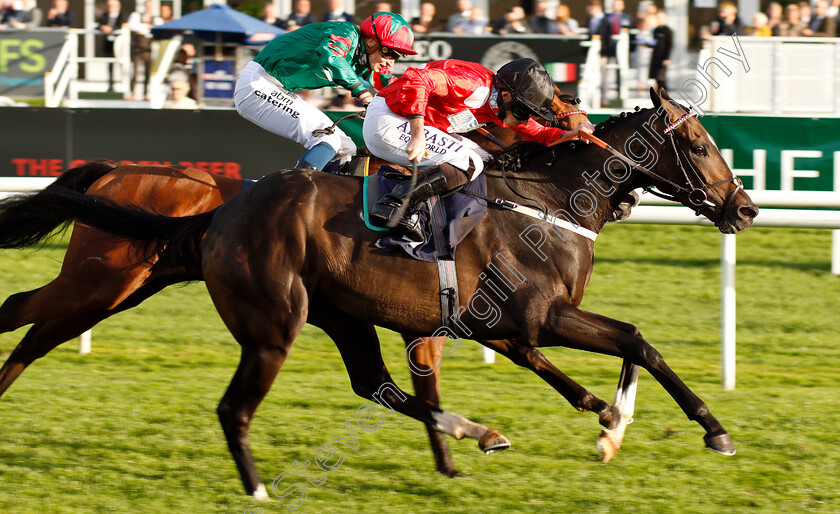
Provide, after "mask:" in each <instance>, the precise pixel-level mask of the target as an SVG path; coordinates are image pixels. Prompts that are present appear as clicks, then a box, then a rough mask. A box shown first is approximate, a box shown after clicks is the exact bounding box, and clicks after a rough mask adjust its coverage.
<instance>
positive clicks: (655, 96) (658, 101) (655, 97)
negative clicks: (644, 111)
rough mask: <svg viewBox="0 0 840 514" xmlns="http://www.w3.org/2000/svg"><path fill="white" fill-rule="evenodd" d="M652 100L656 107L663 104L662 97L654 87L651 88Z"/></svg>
mask: <svg viewBox="0 0 840 514" xmlns="http://www.w3.org/2000/svg"><path fill="white" fill-rule="evenodd" d="M650 101H651V102H653V106H654V107H659V106H660V105H662V99H661V98H659V95H658V94H656V90H655V89H653V88H650Z"/></svg>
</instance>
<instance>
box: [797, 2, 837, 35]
mask: <svg viewBox="0 0 840 514" xmlns="http://www.w3.org/2000/svg"><path fill="white" fill-rule="evenodd" d="M804 34H805V35H806V36H817V37H834V36H835V35H836V34H837V22H836V20H835V19H834V18H832V17H831V16H829V15H828V0H817V2H816V3H815V4H814V15H813V16H812V17H811V19H810V20H809V21H808V28H806V29H805V31H804Z"/></svg>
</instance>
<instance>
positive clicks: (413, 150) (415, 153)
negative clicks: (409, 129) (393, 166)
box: [405, 134, 426, 163]
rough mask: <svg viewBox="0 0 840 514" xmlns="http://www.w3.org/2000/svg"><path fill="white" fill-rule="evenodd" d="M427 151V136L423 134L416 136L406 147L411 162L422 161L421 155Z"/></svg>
mask: <svg viewBox="0 0 840 514" xmlns="http://www.w3.org/2000/svg"><path fill="white" fill-rule="evenodd" d="M425 151H426V136H425V135H423V134H420V135H417V136H414V137H412V138H411V141H409V142H408V146H406V147H405V153H406V155H407V156H408V161H409V162H415V161H416V162H418V163H419V162H420V157H422V156H423V153H424V152H425Z"/></svg>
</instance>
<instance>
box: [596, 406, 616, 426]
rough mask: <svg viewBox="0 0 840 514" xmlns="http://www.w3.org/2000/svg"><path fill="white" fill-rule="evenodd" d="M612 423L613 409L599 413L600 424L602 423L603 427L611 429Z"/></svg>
mask: <svg viewBox="0 0 840 514" xmlns="http://www.w3.org/2000/svg"><path fill="white" fill-rule="evenodd" d="M612 422H613V412H612V409H611V408H609V407H607V408H605V409H604V410H602V411H601V412H599V413H598V423H600V424H601V426H602V427H605V428H610V427H611V426H612Z"/></svg>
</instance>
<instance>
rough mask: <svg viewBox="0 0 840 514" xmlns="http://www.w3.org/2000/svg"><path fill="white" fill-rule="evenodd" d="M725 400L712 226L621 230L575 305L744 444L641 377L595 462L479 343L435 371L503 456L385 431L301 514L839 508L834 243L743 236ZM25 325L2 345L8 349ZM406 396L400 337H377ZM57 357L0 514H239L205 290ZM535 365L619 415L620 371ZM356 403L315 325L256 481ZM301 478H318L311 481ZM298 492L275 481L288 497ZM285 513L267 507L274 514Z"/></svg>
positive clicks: (217, 335) (0, 480) (8, 264)
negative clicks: (718, 436) (643, 354)
mask: <svg viewBox="0 0 840 514" xmlns="http://www.w3.org/2000/svg"><path fill="white" fill-rule="evenodd" d="M737 240H738V257H739V263H738V274H737V281H738V284H737V291H738V370H737V373H738V374H737V388H736V389H735V390H734V391H723V390H722V389H721V386H720V348H719V341H720V335H719V331H720V329H719V326H720V317H719V312H720V311H719V304H720V297H719V284H720V272H719V264H718V263H719V253H720V247H719V243H720V235H719V234H717V233H716V232H715V231H714V229H712V228H702V227H661V226H628V225H625V226H616V227H609V228H607V229H606V230H605V231H604V232H603V233H602V236H601V238H600V239H599V241H598V243H597V252H596V253H597V258H596V265H595V273H594V274H593V276H592V282H591V285H590V287H589V290H588V292H587V296H586V299H585V302H584V307H585V308H587V309H590V310H593V311H596V312H598V313H601V314H605V315H608V316H611V317H615V318H618V319H621V320H624V321H628V322H632V323H634V324H636V325H637V326H638V327H639V329H640V330H641V332H642V334H643V335H644V336H645V337H646V338H647V339H648V340H649V341H650V342H651V343H652V344H654V346H656V347H657V349H659V350H660V352H661V353H662V354H663V355H664V356H665V358H666V360H667V361H668V362H669V363H670V365H671V367H672V368H673V369H674V370H675V371H676V372H677V373H678V374H679V375H680V376H681V377H682V378H683V380H684V381H685V382H686V383H687V384H688V385H689V386H690V387H691V388H692V389H693V390H694V391H695V392H696V393H697V394H698V395H699V396H700V397H701V398H703V399H704V400H705V401H706V402H707V403H708V405H709V407H710V409H711V410H712V412H713V413H714V414H715V415H716V416H717V418H718V419H719V420H720V421H721V422H722V423H723V425H724V426H725V427H726V428H727V429H728V430H729V431H730V433H731V434H732V437H733V439H734V441H735V444H736V447H737V449H738V454H737V455H736V456H734V457H722V456H720V455H716V454H713V453H711V452H708V451H706V450H704V449H703V441H702V435H703V432H702V429H701V428H700V427H699V425H697V424H696V423H693V422H690V421H688V420H687V419H686V418H685V416H684V415H683V413H682V412H681V411H680V409H679V408H678V407H677V405H676V403H675V402H674V401H673V400H672V399H671V398H670V397H669V396H668V395H667V394H666V393H665V392H664V390H663V389H662V387H661V386H659V384H657V383H656V382H655V381H654V380H653V379H652V378H651V376H650V375H649V374H647V373H646V372H644V371H643V372H642V375H641V378H640V383H639V396H638V399H637V408H636V415H635V419H636V422H635V423H634V424H632V425H630V427H629V428H628V432H627V438H626V439H625V442H624V445H623V447H622V449H621V451H620V452H619V454H618V455H617V457H616V458H615V459H614V460H613V461H612V462H610V463H609V464H606V465H605V464H602V463H601V462H600V461H599V460H598V456H597V451H596V450H595V445H594V441H595V438H596V436H597V435H598V433H599V430H600V427H599V425H598V423H597V419H596V416H595V415H594V414H591V413H584V414H581V413H578V412H576V411H574V410H573V409H572V408H571V407H570V406H569V405H568V404H566V403H565V402H564V400H563V399H562V398H560V397H559V396H558V395H557V394H556V393H555V392H554V391H553V390H552V389H550V388H549V387H548V386H547V385H545V384H544V383H543V382H542V381H540V380H539V379H538V378H537V377H536V376H534V375H532V374H531V373H530V372H527V371H525V370H521V369H518V368H516V367H515V366H513V365H512V364H510V363H509V362H507V361H506V360H504V359H501V360H500V361H499V362H497V363H496V364H493V365H485V364H482V362H481V349H480V347H479V346H478V345H477V344H475V343H467V344H464V345H462V346H461V347H460V348H459V349H458V350H457V352H456V353H455V354H454V355H452V356H450V357H447V358H446V359H445V361H444V365H443V383H442V394H443V406H444V407H445V408H446V409H448V410H450V411H452V412H455V413H458V414H461V415H464V416H467V417H469V418H471V419H473V420H475V421H478V422H481V423H484V424H486V425H488V426H492V427H494V428H497V429H499V430H500V431H501V432H503V433H504V434H505V435H506V436H507V437H508V438H510V440H511V441H512V443H513V447H512V448H511V449H510V450H509V451H506V452H503V453H499V454H495V455H491V456H485V455H483V454H482V453H481V452H480V451H479V450H478V448H477V447H476V444H475V442H474V441H471V440H462V441H454V440H450V448H451V450H452V454H453V458H454V460H455V463H456V465H457V467H458V468H459V469H460V470H461V471H462V472H464V473H465V474H466V475H467V476H466V477H463V478H459V479H455V480H452V479H448V478H445V477H443V476H440V475H437V474H436V473H434V472H433V462H432V458H431V454H430V451H429V449H428V443H427V441H426V436H425V431H424V430H423V428H422V426H421V425H420V424H419V423H417V422H416V421H414V420H411V419H408V418H405V417H401V416H390V417H388V418H387V419H386V420H385V421H384V423H383V424H382V426H381V427H379V428H378V429H377V430H376V431H372V432H358V443H359V448H358V449H357V450H349V449H342V451H341V453H342V457H343V458H344V462H343V464H342V466H341V467H340V468H338V469H337V470H336V471H334V472H332V473H329V474H328V475H326V482H325V483H324V484H323V485H321V486H318V487H316V486H311V485H310V486H309V494H308V498H307V500H306V502H305V503H304V504H303V505H302V506H301V507H300V508H299V509H298V512H390V511H399V512H487V511H540V512H545V511H549V512H587V513H588V512H669V513H670V512H681V513H682V512H697V513H710V512H726V513H730V512H744V511H763V512H793V511H816V512H838V510H839V509H840V479H838V477H840V469H838V468H840V465H838V462H840V445H838V436H837V433H836V432H834V429H833V428H832V427H834V426H835V424H837V425H840V394H838V393H840V391H838V386H837V383H838V377H840V373H838V372H839V371H840V345H838V343H837V340H836V337H837V327H838V323H837V315H836V301H837V299H838V298H840V277H835V276H832V275H830V274H829V267H830V232H829V231H816V230H814V231H812V230H782V229H756V228H753V229H750V230H749V231H747V232H745V233H744V234H742V235H740V236H738V239H737ZM62 255H63V247H61V246H60V245H54V246H50V245H48V246H47V247H46V248H44V249H43V250H41V251H38V252H35V253H33V252H31V251H29V252H12V251H6V252H3V253H2V254H0V295H2V296H7V295H9V294H12V293H14V292H17V291H22V290H25V289H29V288H33V287H37V286H40V285H42V284H43V283H45V282H46V281H47V280H48V279H50V278H52V276H54V274H55V273H56V272H57V270H58V267H59V266H60V260H61V258H62ZM24 331H25V329H21V330H19V331H16V332H14V333H11V334H5V335H3V336H2V337H0V353H3V354H4V358H5V355H6V354H7V353H8V352H9V351H10V350H11V349H12V348H13V347H14V345H16V344H17V342H18V341H19V340H20V338H21V337H22V336H23V334H24ZM381 334H382V339H383V348H384V354H385V357H386V361H387V363H388V365H389V367H390V369H391V371H392V373H393V375H394V376H395V378H396V379H397V381H398V383H399V384H400V385H402V386H403V387H405V388H410V385H409V380H408V371H407V370H406V368H405V365H404V363H403V362H402V345H401V341H400V340H399V339H398V338H397V337H396V336H395V335H394V334H392V333H390V332H386V331H382V332H381ZM77 350H78V344H77V343H76V342H75V341H74V342H70V343H67V344H65V345H63V346H61V347H59V348H58V349H57V350H55V351H54V352H52V353H51V354H49V355H48V356H47V357H46V358H44V359H42V360H40V361H38V362H36V363H35V364H34V365H33V366H32V367H31V368H30V369H28V370H27V371H26V372H25V373H24V374H23V375H22V376H21V378H20V379H19V380H18V382H16V383H15V384H14V385H13V386H12V387H11V388H10V389H9V391H8V392H7V393H6V395H5V396H3V398H2V399H0V419H2V431H0V433H2V437H0V512H104V511H108V512H215V511H218V512H240V513H242V512H245V510H246V509H250V510H251V511H252V512H254V511H255V509H256V507H257V506H256V504H255V503H254V502H253V501H252V500H250V499H249V498H248V497H246V496H244V495H243V493H242V488H241V484H240V483H239V478H238V475H237V472H236V469H235V466H234V464H233V461H232V459H231V458H230V456H229V455H228V451H227V448H226V446H225V443H224V440H223V437H222V433H221V429H220V427H219V424H218V421H217V419H216V415H215V407H216V404H217V402H218V400H219V398H220V397H221V395H222V393H223V391H224V389H225V387H226V385H227V382H228V380H229V379H230V377H231V375H232V373H233V370H234V368H235V366H236V363H237V361H238V346H237V345H236V344H235V343H234V342H233V341H232V340H231V339H230V337H229V335H228V333H227V331H226V330H225V328H224V327H223V325H222V323H221V322H220V320H219V319H218V316H217V315H216V313H215V311H214V309H213V307H212V305H211V302H210V300H209V298H208V296H207V294H206V291H205V290H204V286H203V285H202V284H193V285H190V286H187V287H175V288H169V289H168V290H166V291H164V292H163V293H161V294H159V295H157V296H156V297H154V298H152V299H151V300H149V301H147V302H146V303H144V304H143V305H142V306H140V307H138V308H136V309H133V310H131V311H129V312H126V313H123V314H120V315H118V316H116V317H115V318H114V319H112V320H108V321H106V322H104V323H102V324H101V325H99V326H98V327H97V328H96V329H95V330H94V335H93V353H92V354H90V355H88V356H80V355H79V354H78V353H77ZM545 353H546V354H547V355H548V356H549V358H550V359H551V360H552V361H553V362H554V363H555V364H556V365H557V366H558V367H559V368H561V369H562V370H564V371H566V372H568V374H569V375H570V376H571V377H572V378H574V379H575V380H578V381H579V382H581V383H582V384H583V385H585V386H587V387H588V388H590V390H592V391H593V392H594V393H595V394H597V395H599V396H601V397H602V398H604V399H606V400H608V401H611V400H612V395H613V393H614V390H615V385H616V383H617V378H618V371H619V367H620V362H619V361H618V360H617V359H614V358H610V357H602V356H599V355H595V354H589V353H583V352H579V351H572V350H567V349H561V348H557V349H547V350H546V352H545ZM364 403H366V402H365V401H364V400H362V399H361V398H359V397H357V396H355V395H354V394H353V393H352V391H351V390H350V387H349V381H348V379H347V375H346V373H345V372H344V368H343V366H342V364H341V360H340V358H339V356H338V353H337V352H336V351H335V349H334V348H333V346H332V344H331V342H330V341H329V340H328V339H327V338H326V337H325V336H324V335H323V334H322V333H321V332H320V331H318V330H317V329H314V328H312V327H308V326H307V328H306V329H305V331H304V332H303V334H302V335H301V336H300V337H299V339H298V341H297V343H296V345H295V347H294V351H293V352H292V354H291V357H290V358H289V360H288V361H287V363H286V365H285V366H284V368H283V370H282V371H281V372H280V375H279V377H278V379H277V381H276V383H275V385H274V388H273V389H272V391H271V392H270V393H269V395H268V397H267V398H266V401H265V402H264V403H263V405H262V406H261V407H260V409H259V410H258V411H257V416H256V418H255V421H254V423H253V425H252V431H251V442H252V446H253V450H254V454H255V457H256V459H257V467H258V469H259V471H260V473H261V474H262V477H263V479H264V480H265V481H266V482H267V483H270V482H271V481H272V479H273V478H274V477H276V476H277V475H279V474H281V473H283V472H287V471H288V472H292V473H294V463H295V461H298V462H304V461H306V460H309V461H313V458H314V453H315V451H316V450H317V449H318V447H319V446H321V445H322V444H325V443H327V442H329V441H330V437H331V435H332V434H346V428H345V426H344V421H345V420H347V419H349V418H351V417H352V416H353V415H354V412H355V410H356V409H357V408H358V407H359V406H360V405H362V404H364ZM312 466H313V467H314V464H312ZM293 480H296V481H299V482H302V481H303V479H301V478H298V479H293V478H289V479H287V480H286V481H285V482H284V483H289V482H291V481H293ZM291 498H292V496H289V497H288V498H285V499H282V500H277V501H274V502H273V503H269V504H264V505H260V506H259V507H260V508H262V510H263V512H266V513H267V512H277V513H280V512H287V510H286V509H285V508H284V504H285V503H288V502H289V500H291Z"/></svg>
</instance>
